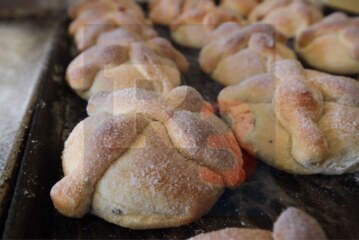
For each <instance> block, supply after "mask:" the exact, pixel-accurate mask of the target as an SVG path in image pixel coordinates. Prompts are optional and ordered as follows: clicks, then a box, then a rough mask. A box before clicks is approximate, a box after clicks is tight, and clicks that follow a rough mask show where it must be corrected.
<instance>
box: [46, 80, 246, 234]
mask: <svg viewBox="0 0 359 240" xmlns="http://www.w3.org/2000/svg"><path fill="white" fill-rule="evenodd" d="M87 112H88V114H89V117H88V118H86V119H85V120H83V121H82V122H80V123H79V124H78V125H77V126H76V127H75V129H74V130H73V131H72V133H71V134H70V136H69V137H68V139H67V141H66V142H65V149H64V152H63V157H62V163H63V170H64V174H65V176H64V178H62V179H61V180H60V181H59V182H57V183H56V184H55V185H54V186H53V188H52V190H51V198H52V201H53V203H54V205H55V207H56V209H57V210H58V211H59V212H60V213H61V214H63V215H65V216H68V217H77V218H79V217H82V216H84V215H85V214H86V213H88V212H89V211H91V212H92V213H93V214H95V215H97V216H99V217H101V218H103V219H105V220H107V221H109V222H112V223H114V224H118V225H120V226H123V227H128V228H133V229H149V228H164V227H175V226H180V225H184V224H188V223H190V222H192V221H195V220H196V219H198V218H200V217H201V216H203V215H204V214H206V213H207V212H208V211H209V210H210V209H211V208H212V206H213V205H214V204H215V202H216V201H217V199H218V198H219V197H220V196H221V194H222V193H223V191H224V188H225V187H230V188H236V187H238V186H239V185H240V183H241V182H242V181H243V180H244V178H245V174H244V171H243V169H242V163H243V160H242V154H241V150H240V148H239V146H238V144H237V142H236V139H235V137H234V135H233V133H232V131H231V130H230V129H228V127H227V126H226V125H225V124H224V123H223V122H222V120H220V119H219V118H218V117H216V116H215V115H214V114H213V113H212V112H210V111H208V110H207V107H206V105H205V102H204V101H203V99H202V97H201V95H200V94H199V93H198V92H197V91H196V90H195V89H193V88H191V87H186V86H183V87H178V88H175V89H173V90H172V91H171V92H169V93H167V94H165V95H161V94H158V93H156V92H152V91H147V90H143V89H139V88H127V89H123V90H121V91H117V92H112V93H99V94H96V95H95V96H93V97H92V98H91V99H90V100H89V104H88V107H87Z"/></svg>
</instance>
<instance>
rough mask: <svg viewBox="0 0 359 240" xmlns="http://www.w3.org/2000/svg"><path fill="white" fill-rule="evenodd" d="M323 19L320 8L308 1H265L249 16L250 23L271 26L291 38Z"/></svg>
mask: <svg viewBox="0 0 359 240" xmlns="http://www.w3.org/2000/svg"><path fill="white" fill-rule="evenodd" d="M322 18H323V13H322V9H321V6H320V5H318V4H317V3H314V1H310V0H265V1H263V2H262V3H260V4H258V5H257V6H256V7H255V8H254V9H253V11H252V12H251V13H250V14H249V17H248V19H249V21H250V22H262V23H267V24H272V25H274V26H275V27H276V29H277V31H279V32H280V33H281V34H284V35H285V36H286V37H288V38H291V37H295V36H297V35H298V34H299V33H301V32H302V31H303V30H305V29H306V28H307V27H309V26H310V25H312V24H313V23H315V22H318V21H319V20H321V19H322Z"/></svg>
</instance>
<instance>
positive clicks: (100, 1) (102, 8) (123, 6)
mask: <svg viewBox="0 0 359 240" xmlns="http://www.w3.org/2000/svg"><path fill="white" fill-rule="evenodd" d="M113 11H115V12H116V11H129V12H132V13H134V14H136V15H138V16H140V17H143V18H144V13H143V11H142V9H141V7H140V6H139V5H138V4H137V3H135V2H134V1H133V0H83V1H79V2H77V3H75V4H73V5H70V7H69V9H68V16H69V18H71V19H76V18H82V17H86V15H87V14H89V13H91V14H103V13H106V12H113Z"/></svg>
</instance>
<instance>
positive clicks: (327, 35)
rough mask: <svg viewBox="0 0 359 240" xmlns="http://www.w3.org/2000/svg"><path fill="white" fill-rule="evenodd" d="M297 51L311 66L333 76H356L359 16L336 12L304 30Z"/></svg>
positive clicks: (297, 40)
mask: <svg viewBox="0 0 359 240" xmlns="http://www.w3.org/2000/svg"><path fill="white" fill-rule="evenodd" d="M295 48H296V51H297V52H298V53H299V55H300V56H301V57H302V58H303V59H304V60H305V61H306V62H307V63H308V64H310V65H311V66H313V67H315V68H317V69H319V70H322V71H325V72H330V73H334V74H344V75H349V74H357V73H359V17H355V18H354V17H353V18H350V17H348V16H347V15H346V14H344V13H342V12H336V13H333V14H331V15H330V16H328V17H326V18H325V19H323V20H322V21H320V22H318V23H316V24H314V25H312V26H310V27H309V28H307V29H306V30H304V31H303V32H302V33H301V34H300V35H299V36H298V38H297V39H296V44H295Z"/></svg>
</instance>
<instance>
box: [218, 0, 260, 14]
mask: <svg viewBox="0 0 359 240" xmlns="http://www.w3.org/2000/svg"><path fill="white" fill-rule="evenodd" d="M260 2H262V0H221V6H222V7H225V8H228V9H230V10H232V11H234V12H235V13H237V14H239V15H241V16H243V17H247V16H248V15H249V13H250V12H251V11H252V10H253V9H254V8H255V7H256V6H257V5H258V4H259V3H260Z"/></svg>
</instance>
